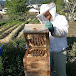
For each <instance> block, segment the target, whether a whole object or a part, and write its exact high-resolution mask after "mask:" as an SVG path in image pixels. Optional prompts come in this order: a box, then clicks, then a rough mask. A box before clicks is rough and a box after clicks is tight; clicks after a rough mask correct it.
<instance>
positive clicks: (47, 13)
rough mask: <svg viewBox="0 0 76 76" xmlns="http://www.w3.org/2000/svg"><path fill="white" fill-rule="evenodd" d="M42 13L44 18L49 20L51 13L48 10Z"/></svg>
mask: <svg viewBox="0 0 76 76" xmlns="http://www.w3.org/2000/svg"><path fill="white" fill-rule="evenodd" d="M43 15H44V16H45V18H46V19H48V20H49V21H50V20H51V18H52V15H51V14H50V12H49V11H47V12H45V13H44V14H43Z"/></svg>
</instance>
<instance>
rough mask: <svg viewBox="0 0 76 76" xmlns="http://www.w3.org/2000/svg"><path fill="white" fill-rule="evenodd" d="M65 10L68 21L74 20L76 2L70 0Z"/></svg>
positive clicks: (75, 16)
mask: <svg viewBox="0 0 76 76" xmlns="http://www.w3.org/2000/svg"><path fill="white" fill-rule="evenodd" d="M65 10H67V11H68V14H69V16H68V19H69V21H74V20H76V0H70V2H68V3H66V6H65Z"/></svg>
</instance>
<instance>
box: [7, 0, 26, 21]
mask: <svg viewBox="0 0 76 76" xmlns="http://www.w3.org/2000/svg"><path fill="white" fill-rule="evenodd" d="M6 8H7V11H6V12H7V15H8V16H9V18H10V19H12V20H16V19H20V18H21V16H22V15H23V14H24V13H25V12H26V11H27V8H26V0H6Z"/></svg>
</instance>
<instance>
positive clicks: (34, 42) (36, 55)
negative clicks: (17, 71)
mask: <svg viewBox="0 0 76 76" xmlns="http://www.w3.org/2000/svg"><path fill="white" fill-rule="evenodd" d="M24 37H25V40H26V43H27V47H28V48H27V51H26V54H25V56H24V58H23V63H24V71H25V76H50V56H49V31H48V29H47V28H45V25H44V24H26V25H25V28H24Z"/></svg>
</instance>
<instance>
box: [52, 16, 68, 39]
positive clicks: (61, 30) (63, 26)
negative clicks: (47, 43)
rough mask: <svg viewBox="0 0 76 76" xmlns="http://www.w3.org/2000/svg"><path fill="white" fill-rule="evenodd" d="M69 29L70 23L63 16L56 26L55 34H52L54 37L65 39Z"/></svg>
mask: <svg viewBox="0 0 76 76" xmlns="http://www.w3.org/2000/svg"><path fill="white" fill-rule="evenodd" d="M68 28H69V26H68V21H67V20H66V18H65V16H62V18H61V20H60V21H59V22H58V24H57V26H54V32H53V33H52V36H54V37H58V38H60V37H64V36H66V35H67V34H68Z"/></svg>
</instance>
